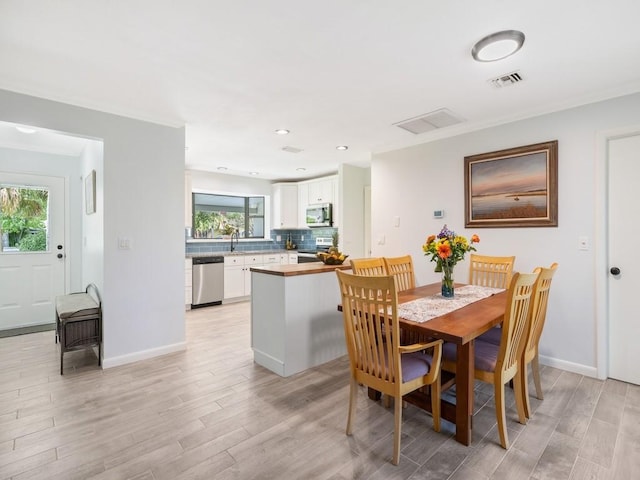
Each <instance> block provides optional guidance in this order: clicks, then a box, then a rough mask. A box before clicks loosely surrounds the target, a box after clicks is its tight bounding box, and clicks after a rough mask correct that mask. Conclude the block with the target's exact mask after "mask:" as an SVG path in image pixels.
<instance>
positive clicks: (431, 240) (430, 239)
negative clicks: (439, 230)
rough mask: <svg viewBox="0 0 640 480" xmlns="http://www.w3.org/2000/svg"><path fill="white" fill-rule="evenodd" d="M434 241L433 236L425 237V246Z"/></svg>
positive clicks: (434, 237)
mask: <svg viewBox="0 0 640 480" xmlns="http://www.w3.org/2000/svg"><path fill="white" fill-rule="evenodd" d="M435 239H436V236H435V235H429V236H428V237H427V245H429V244H430V243H431V242H433V241H434V240H435Z"/></svg>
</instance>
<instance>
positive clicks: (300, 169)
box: [296, 167, 307, 172]
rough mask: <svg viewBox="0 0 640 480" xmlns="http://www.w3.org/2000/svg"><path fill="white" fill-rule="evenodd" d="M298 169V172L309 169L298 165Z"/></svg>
mask: <svg viewBox="0 0 640 480" xmlns="http://www.w3.org/2000/svg"><path fill="white" fill-rule="evenodd" d="M296 171H297V172H306V171H307V169H306V168H304V167H298V168H296Z"/></svg>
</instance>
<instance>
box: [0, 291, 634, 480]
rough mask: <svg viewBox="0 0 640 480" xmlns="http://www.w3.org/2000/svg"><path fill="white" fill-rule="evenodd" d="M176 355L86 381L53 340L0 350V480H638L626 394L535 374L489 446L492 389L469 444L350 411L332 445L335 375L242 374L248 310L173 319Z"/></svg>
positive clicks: (482, 390)
mask: <svg viewBox="0 0 640 480" xmlns="http://www.w3.org/2000/svg"><path fill="white" fill-rule="evenodd" d="M186 326H187V343H188V349H187V350H186V351H185V352H181V353H175V354H171V355H166V356H163V357H159V358H155V359H152V360H148V361H142V362H138V363H134V364H130V365H126V366H121V367H116V368H111V369H107V370H101V369H100V368H99V367H98V366H97V362H96V358H95V354H94V353H93V352H92V351H78V352H72V353H69V354H65V375H64V376H60V374H59V363H58V361H59V360H58V359H59V356H58V350H57V346H56V345H55V343H54V333H53V332H42V333H34V334H28V335H22V336H19V337H11V338H2V339H0V366H1V368H2V370H0V479H14V480H23V479H47V480H51V479H64V480H72V479H89V478H91V479H136V480H152V479H153V480H164V479H171V480H175V479H187V478H188V479H196V478H202V479H225V480H226V479H242V480H245V479H285V480H288V479H331V480H338V479H355V478H358V479H413V480H417V479H464V480H468V479H469V480H475V479H494V478H496V479H498V478H501V479H502V478H504V479H510V480H513V479H553V480H558V479H578V480H582V479H609V480H610V479H621V480H622V479H625V480H626V479H631V478H639V477H638V476H639V475H640V474H639V473H638V472H640V387H638V386H635V385H628V384H625V383H622V382H617V381H612V380H607V381H599V380H594V379H592V378H587V377H583V376H581V375H576V374H573V373H569V372H565V371H562V370H558V369H553V368H549V367H546V368H544V369H543V372H542V376H543V384H544V385H543V386H544V390H545V400H544V401H539V400H536V399H534V398H532V408H533V409H534V414H533V415H532V418H531V419H530V421H529V423H528V424H527V425H526V426H522V425H520V424H518V423H517V420H516V419H517V417H516V414H515V411H514V407H513V401H512V400H513V399H511V402H510V404H511V407H510V408H509V411H508V412H507V423H508V427H509V436H510V440H511V442H512V446H511V448H510V450H508V451H506V450H503V449H502V448H501V447H500V445H499V443H498V433H497V431H496V421H495V412H494V403H493V394H492V387H491V386H490V385H486V384H480V383H479V384H478V385H477V388H476V414H475V416H474V441H473V444H472V445H471V446H470V447H465V446H463V445H460V444H459V443H457V442H455V441H454V440H453V438H452V434H453V430H452V426H451V424H448V423H447V422H443V423H444V427H443V431H442V432H441V433H435V432H434V431H433V430H432V421H431V418H430V417H429V416H428V415H427V414H426V413H424V412H422V411H420V410H419V409H417V408H415V407H413V406H411V405H409V406H408V407H407V408H406V409H404V417H403V418H404V422H403V431H402V432H403V433H402V456H401V460H400V465H399V466H397V467H395V466H393V465H392V464H391V463H390V459H391V454H392V432H393V409H386V408H384V407H383V406H382V405H381V403H380V402H373V401H370V400H369V399H367V397H366V392H365V391H364V388H362V393H361V395H360V396H359V402H358V411H357V416H356V424H355V428H354V435H353V436H351V437H347V436H346V435H345V433H344V430H345V424H346V412H347V400H348V393H349V392H348V372H347V370H348V363H347V358H346V357H344V358H340V359H338V360H335V361H333V362H330V363H328V364H326V365H323V366H321V367H318V368H315V369H312V370H309V371H307V372H304V373H301V374H298V375H295V376H292V377H289V378H281V377H279V376H277V375H275V374H273V373H271V372H269V371H268V370H266V369H264V368H262V367H259V366H257V365H255V364H254V363H253V356H252V352H251V348H250V326H249V303H247V302H245V303H239V304H232V305H222V306H218V307H212V308H206V309H199V310H193V311H191V312H188V313H187V315H186Z"/></svg>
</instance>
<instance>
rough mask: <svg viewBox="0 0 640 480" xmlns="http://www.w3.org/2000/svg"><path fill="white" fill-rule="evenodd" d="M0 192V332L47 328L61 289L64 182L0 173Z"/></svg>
mask: <svg viewBox="0 0 640 480" xmlns="http://www.w3.org/2000/svg"><path fill="white" fill-rule="evenodd" d="M0 188H2V193H3V198H4V200H3V204H2V209H0V216H2V220H3V225H4V228H5V230H7V231H6V232H5V233H4V234H3V235H2V237H3V244H2V248H1V249H0V334H2V336H7V335H10V334H18V333H28V332H31V331H38V330H48V329H52V328H53V327H54V325H55V313H54V302H55V297H56V296H57V295H61V294H63V293H64V290H65V275H66V268H65V267H66V265H65V262H66V241H65V232H66V229H65V179H64V178H63V177H54V176H42V175H31V174H20V173H5V172H0ZM30 213H33V214H34V217H33V218H27V217H28V215H29V214H30ZM8 219H10V220H11V222H8V221H7V220H8ZM9 223H11V225H10V224H9ZM9 231H10V232H11V233H10V232H9ZM10 234H12V235H14V238H12V239H11V240H10V238H9V236H10Z"/></svg>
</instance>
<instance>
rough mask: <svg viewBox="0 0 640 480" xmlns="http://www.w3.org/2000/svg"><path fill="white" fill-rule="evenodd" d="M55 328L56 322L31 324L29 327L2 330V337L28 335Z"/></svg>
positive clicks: (0, 333) (0, 336)
mask: <svg viewBox="0 0 640 480" xmlns="http://www.w3.org/2000/svg"><path fill="white" fill-rule="evenodd" d="M55 329H56V324H55V322H53V323H44V324H41V325H29V326H27V327H18V328H9V329H7V330H0V338H4V337H15V336H16V335H26V334H28V333H38V332H48V331H49V330H55Z"/></svg>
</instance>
